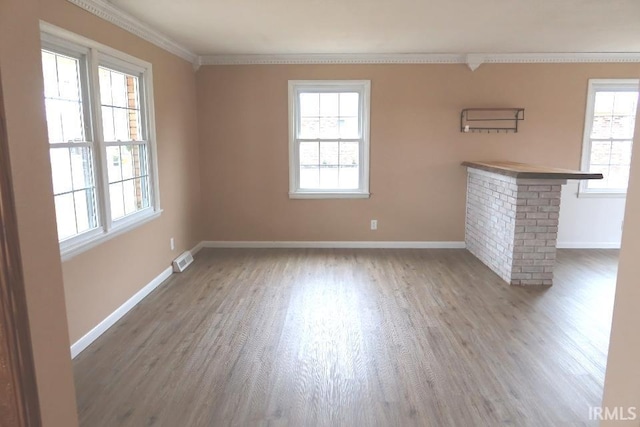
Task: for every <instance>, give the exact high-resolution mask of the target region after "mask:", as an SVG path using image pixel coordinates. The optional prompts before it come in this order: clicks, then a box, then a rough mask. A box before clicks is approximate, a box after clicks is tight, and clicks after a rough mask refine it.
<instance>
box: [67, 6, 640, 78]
mask: <svg viewBox="0 0 640 427" xmlns="http://www.w3.org/2000/svg"><path fill="white" fill-rule="evenodd" d="M67 1H68V2H70V3H73V4H75V5H76V6H78V7H81V8H82V9H84V10H86V11H88V12H89V13H92V14H94V15H96V16H98V17H100V18H102V19H104V20H105V21H108V22H110V23H112V24H114V25H116V26H118V27H120V28H122V29H124V30H126V31H129V32H130V33H132V34H134V35H136V36H138V37H140V38H142V39H144V40H146V41H148V42H150V43H153V44H154V45H156V46H158V47H160V48H162V49H164V50H166V51H168V52H171V53H173V54H174V55H177V56H179V57H180V58H182V59H185V60H186V61H189V62H191V63H192V64H193V68H194V70H196V71H197V70H198V68H199V67H200V66H201V65H247V64H467V66H468V67H469V68H470V69H471V70H475V69H476V68H478V67H479V66H480V65H481V64H483V63H488V64H535V63H584V62H587V63H589V62H597V63H601V62H640V52H562V53H467V54H465V53H376V54H370V53H336V54H317V53H305V54H249V55H245V54H230V55H229V54H213V55H201V56H198V55H197V54H196V53H194V52H193V51H191V50H190V49H189V48H187V47H185V46H183V45H182V44H180V43H178V42H177V41H175V40H173V39H171V38H169V37H168V36H166V35H165V34H163V33H162V32H160V31H157V30H155V29H154V28H152V27H151V26H150V25H148V24H146V23H144V22H142V21H140V20H139V19H138V18H136V17H134V16H133V15H131V14H130V13H128V12H125V11H123V10H122V9H120V8H118V7H116V6H114V5H113V4H111V3H110V2H108V1H107V0H67Z"/></svg>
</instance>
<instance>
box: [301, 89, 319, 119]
mask: <svg viewBox="0 0 640 427" xmlns="http://www.w3.org/2000/svg"><path fill="white" fill-rule="evenodd" d="M318 116H320V94H319V93H301V94H300V117H318Z"/></svg>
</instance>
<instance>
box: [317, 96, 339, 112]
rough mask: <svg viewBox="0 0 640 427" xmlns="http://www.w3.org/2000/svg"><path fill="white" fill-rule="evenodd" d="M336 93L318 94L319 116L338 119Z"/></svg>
mask: <svg viewBox="0 0 640 427" xmlns="http://www.w3.org/2000/svg"><path fill="white" fill-rule="evenodd" d="M338 95H339V94H337V93H321V94H320V116H321V117H338V111H339V110H338V108H339V100H338Z"/></svg>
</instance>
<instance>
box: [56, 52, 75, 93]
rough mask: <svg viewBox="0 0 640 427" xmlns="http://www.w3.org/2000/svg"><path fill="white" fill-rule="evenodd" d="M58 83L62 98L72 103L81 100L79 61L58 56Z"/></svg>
mask: <svg viewBox="0 0 640 427" xmlns="http://www.w3.org/2000/svg"><path fill="white" fill-rule="evenodd" d="M56 59H57V61H58V82H59V85H60V86H59V89H60V98H63V99H68V100H70V101H78V100H79V99H80V70H79V68H78V65H79V63H78V60H77V59H75V58H68V57H65V56H61V55H58V56H57V58H56Z"/></svg>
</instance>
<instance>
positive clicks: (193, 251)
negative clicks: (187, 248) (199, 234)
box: [191, 242, 204, 256]
mask: <svg viewBox="0 0 640 427" xmlns="http://www.w3.org/2000/svg"><path fill="white" fill-rule="evenodd" d="M202 248H204V242H198V244H197V245H195V246H194V247H193V249H191V255H193V256H196V254H197V253H198V252H200V249H202Z"/></svg>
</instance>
